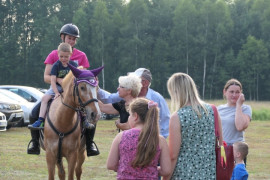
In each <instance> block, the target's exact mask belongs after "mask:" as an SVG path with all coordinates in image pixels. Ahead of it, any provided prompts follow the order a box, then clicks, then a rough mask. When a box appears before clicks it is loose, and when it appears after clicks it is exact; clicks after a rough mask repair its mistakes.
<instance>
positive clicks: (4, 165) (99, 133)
mask: <svg viewBox="0 0 270 180" xmlns="http://www.w3.org/2000/svg"><path fill="white" fill-rule="evenodd" d="M207 102H209V103H212V104H215V105H219V104H223V103H224V102H223V101H221V100H219V101H207ZM246 104H249V105H251V107H252V109H253V112H254V110H255V111H257V110H258V111H264V110H263V109H266V111H269V110H270V102H252V101H247V102H246ZM116 134H117V130H116V128H115V125H114V121H104V120H100V121H99V122H98V125H97V130H96V135H95V139H94V140H95V142H96V144H97V145H98V147H99V150H100V152H101V154H100V155H99V156H95V157H89V158H87V159H86V160H85V163H84V164H83V174H82V179H83V180H84V179H85V180H86V179H97V180H107V179H108V180H111V179H116V173H115V172H112V171H108V170H107V169H106V160H107V156H108V153H109V149H110V146H111V142H112V140H113V138H114V137H115V135H116ZM245 137H246V142H247V143H248V144H249V147H250V150H249V155H248V160H247V170H248V172H249V175H250V176H249V179H250V180H253V179H254V180H258V179H259V180H260V179H270V171H269V169H270V148H269V147H270V119H268V121H259V120H256V119H253V120H252V122H251V123H250V125H249V127H248V129H247V130H246V134H245ZM29 140H30V131H29V130H28V129H27V128H26V127H23V128H11V129H9V130H8V131H6V132H0V142H1V144H0V167H1V168H0V179H1V180H2V179H3V180H4V179H9V180H20V179H24V180H43V179H47V175H48V172H47V164H46V159H45V152H44V151H43V150H41V154H40V155H39V156H37V155H27V154H26V148H27V145H28V142H29ZM64 166H65V168H66V167H67V164H66V161H65V160H64ZM56 172H57V171H56ZM55 177H56V179H58V177H57V173H56V175H55Z"/></svg>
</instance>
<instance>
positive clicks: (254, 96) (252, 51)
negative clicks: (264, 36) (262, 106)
mask: <svg viewBox="0 0 270 180" xmlns="http://www.w3.org/2000/svg"><path fill="white" fill-rule="evenodd" d="M237 59H238V61H239V62H240V67H239V68H240V71H241V72H240V78H241V82H242V83H243V85H244V86H245V87H246V89H247V91H248V97H249V99H250V100H259V92H260V91H261V90H260V89H259V85H260V84H261V83H263V80H264V75H263V74H262V72H263V71H264V70H266V69H268V67H269V63H270V61H269V56H268V51H267V49H266V47H265V45H264V43H263V41H262V40H257V39H256V38H255V37H253V36H248V38H247V43H246V44H244V45H243V48H242V50H241V51H240V52H239V54H238V57H237Z"/></svg>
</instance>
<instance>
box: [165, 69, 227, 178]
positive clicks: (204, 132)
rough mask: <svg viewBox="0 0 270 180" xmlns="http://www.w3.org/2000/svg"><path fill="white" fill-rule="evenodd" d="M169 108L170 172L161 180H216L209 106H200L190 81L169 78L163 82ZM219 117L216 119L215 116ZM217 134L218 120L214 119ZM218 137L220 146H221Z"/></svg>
mask: <svg viewBox="0 0 270 180" xmlns="http://www.w3.org/2000/svg"><path fill="white" fill-rule="evenodd" d="M167 88H168V92H169V94H170V96H171V102H172V107H173V108H174V109H175V110H176V111H175V112H174V113H173V114H172V116H171V119H170V126H169V128H170V130H169V131H170V136H169V150H170V157H171V162H172V169H173V171H172V172H171V174H170V175H169V176H167V177H165V178H164V179H208V180H210V179H216V154H215V144H216V136H215V120H214V113H213V109H212V106H211V105H209V104H206V103H205V102H203V101H202V100H201V99H200V97H199V94H198V91H197V88H196V85H195V83H194V81H193V79H192V78H191V77H190V76H189V75H187V74H185V73H175V74H173V75H172V76H171V77H170V78H169V80H168V82H167ZM218 117H219V116H218ZM218 122H219V125H220V126H219V127H220V132H222V129H221V120H220V118H218ZM222 142H223V139H222V134H221V135H220V144H222Z"/></svg>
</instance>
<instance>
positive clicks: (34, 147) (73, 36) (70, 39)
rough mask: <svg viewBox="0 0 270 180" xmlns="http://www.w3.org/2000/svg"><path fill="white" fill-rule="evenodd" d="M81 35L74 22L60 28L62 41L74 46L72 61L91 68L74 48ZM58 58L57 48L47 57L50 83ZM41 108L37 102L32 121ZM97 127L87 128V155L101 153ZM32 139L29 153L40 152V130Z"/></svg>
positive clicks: (35, 118)
mask: <svg viewBox="0 0 270 180" xmlns="http://www.w3.org/2000/svg"><path fill="white" fill-rule="evenodd" d="M79 37H80V32H79V29H78V27H77V26H76V25H74V24H71V23H70V24H65V25H64V26H63V27H62V28H61V29H60V38H61V40H62V42H66V43H68V44H70V45H71V47H72V55H71V57H70V60H71V61H74V62H76V63H77V64H78V66H83V67H84V68H85V69H86V68H89V67H90V65H89V62H88V59H87V57H86V55H85V53H84V52H82V51H80V50H78V49H76V48H74V46H75V45H76V43H77V38H79ZM57 60H58V55H57V50H53V51H52V52H51V53H50V54H49V55H48V57H47V58H46V60H45V62H44V64H45V65H46V66H45V70H44V81H45V82H46V83H48V84H50V83H51V78H50V72H51V69H52V65H53V64H54V63H55V62H56V61H57ZM56 81H57V82H58V83H59V84H61V81H62V79H61V78H57V79H56ZM39 110H40V103H39V104H37V105H36V106H35V107H34V108H33V110H32V113H31V117H30V123H34V122H35V121H36V120H37V119H38V116H39ZM95 131H96V128H93V129H91V130H90V129H87V130H86V131H85V136H86V150H87V156H95V155H98V154H99V151H98V149H97V147H95V145H94V143H93V139H94V135H95ZM31 137H32V139H31V141H30V142H32V143H29V145H28V148H27V153H28V154H37V155H39V154H40V146H39V132H38V131H36V130H31Z"/></svg>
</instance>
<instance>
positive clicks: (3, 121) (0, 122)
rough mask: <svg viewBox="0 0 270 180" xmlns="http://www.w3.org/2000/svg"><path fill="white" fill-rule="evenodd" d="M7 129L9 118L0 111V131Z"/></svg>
mask: <svg viewBox="0 0 270 180" xmlns="http://www.w3.org/2000/svg"><path fill="white" fill-rule="evenodd" d="M6 130H7V118H6V115H5V114H3V113H1V112H0V131H6Z"/></svg>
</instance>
